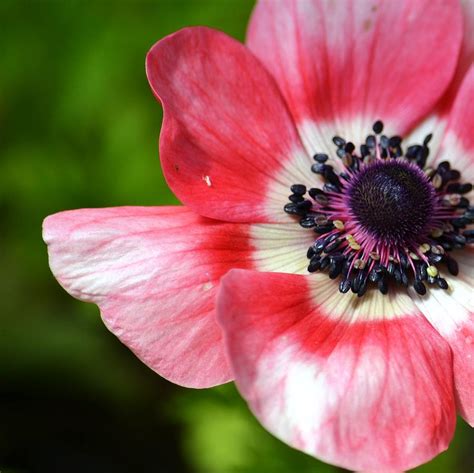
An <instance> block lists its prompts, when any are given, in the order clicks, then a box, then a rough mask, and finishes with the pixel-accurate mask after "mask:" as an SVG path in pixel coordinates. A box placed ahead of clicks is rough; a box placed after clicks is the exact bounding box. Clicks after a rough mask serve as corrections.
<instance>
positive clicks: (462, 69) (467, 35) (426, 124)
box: [407, 0, 474, 156]
mask: <svg viewBox="0 0 474 473" xmlns="http://www.w3.org/2000/svg"><path fill="white" fill-rule="evenodd" d="M461 5H462V9H463V20H464V28H463V30H464V35H463V42H462V46H461V52H460V54H459V60H458V63H457V67H456V71H455V73H454V77H453V79H452V81H451V83H450V84H449V87H448V90H447V91H446V93H445V94H444V95H443V97H441V99H440V100H439V102H438V104H437V105H436V107H435V109H434V110H433V113H431V114H430V116H429V117H428V118H426V119H425V120H423V121H422V123H421V124H420V125H418V126H417V127H416V128H415V129H414V130H413V131H412V133H411V134H410V137H409V138H408V139H407V143H408V144H414V143H421V141H423V138H424V137H425V136H426V135H427V134H428V133H433V139H432V141H431V142H430V148H431V151H432V154H433V156H436V154H437V152H438V148H439V145H440V143H441V138H442V137H443V135H444V130H445V128H446V125H447V123H448V119H449V114H450V111H451V107H452V106H453V103H454V101H455V100H456V96H457V94H458V92H459V89H460V87H461V84H462V83H463V81H464V79H465V77H466V74H467V72H468V71H469V68H470V67H471V66H472V64H473V63H474V35H473V34H472V31H474V2H473V1H472V0H461Z"/></svg>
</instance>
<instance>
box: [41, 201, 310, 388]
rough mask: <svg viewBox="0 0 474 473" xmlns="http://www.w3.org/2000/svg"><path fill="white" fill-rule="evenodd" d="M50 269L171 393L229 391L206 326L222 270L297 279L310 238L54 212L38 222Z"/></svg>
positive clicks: (162, 213)
mask: <svg viewBox="0 0 474 473" xmlns="http://www.w3.org/2000/svg"><path fill="white" fill-rule="evenodd" d="M44 239H45V242H46V243H47V244H48V250H49V257H50V266H51V269H52V271H53V274H54V275H55V276H56V278H57V279H58V281H59V283H60V284H61V285H62V286H63V287H64V288H65V289H66V290H67V291H68V292H69V293H70V294H71V295H72V296H74V297H76V298H78V299H80V300H83V301H87V302H94V303H96V304H98V305H99V307H100V309H101V315H102V318H103V320H104V322H105V324H106V325H107V327H108V328H109V329H110V330H111V331H112V332H113V333H114V334H115V335H117V336H118V337H119V338H120V340H121V341H122V342H123V343H125V344H126V345H127V346H128V347H129V348H131V349H132V350H133V351H134V352H135V354H136V355H137V356H138V357H139V358H140V359H141V360H142V361H144V362H145V363H146V364H147V365H148V366H150V367H151V368H152V369H154V370H155V371H157V372H158V373H159V374H161V375H162V376H164V377H165V378H167V379H169V380H170V381H173V382H175V383H177V384H181V385H185V386H192V387H206V386H211V385H215V384H220V383H223V382H226V381H229V380H230V379H231V378H232V376H231V374H230V372H229V368H228V365H227V361H226V359H225V354H224V348H223V342H222V335H221V331H220V328H219V327H218V325H217V324H216V321H215V295H216V292H217V287H218V284H219V279H220V277H221V276H222V275H223V274H225V273H226V272H227V271H228V270H229V269H231V268H254V269H259V268H261V269H264V270H265V271H289V272H298V271H299V272H304V271H305V269H306V265H307V259H306V250H307V248H308V246H309V245H311V243H312V242H313V241H312V240H313V236H312V234H311V232H302V231H301V228H299V226H298V225H295V224H294V223H293V224H288V225H287V224H274V225H271V224H255V225H246V224H229V223H223V222H219V221H215V220H209V219H207V218H204V217H200V216H198V215H196V214H194V213H193V212H191V211H189V210H188V209H186V208H184V207H119V208H108V209H84V210H74V211H67V212H61V213H59V214H56V215H53V216H50V217H48V218H47V219H46V220H45V222H44Z"/></svg>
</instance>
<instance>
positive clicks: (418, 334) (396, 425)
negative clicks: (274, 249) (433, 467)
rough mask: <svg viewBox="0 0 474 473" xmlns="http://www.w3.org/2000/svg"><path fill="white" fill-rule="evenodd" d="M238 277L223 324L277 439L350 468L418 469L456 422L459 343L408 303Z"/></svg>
mask: <svg viewBox="0 0 474 473" xmlns="http://www.w3.org/2000/svg"><path fill="white" fill-rule="evenodd" d="M315 276H316V277H304V276H297V275H288V274H270V273H267V274H264V273H256V272H251V271H242V270H233V271H231V272H230V273H228V274H227V275H226V276H225V277H224V278H223V280H222V285H221V289H220V292H219V296H218V317H219V320H220V323H221V325H222V327H223V329H224V331H225V338H226V343H227V346H228V352H229V358H230V361H231V365H232V367H233V370H234V374H235V377H236V382H237V385H238V387H239V390H240V392H241V393H242V395H243V396H244V397H245V398H246V400H247V401H248V403H249V405H250V408H251V409H252V411H253V412H254V414H255V415H256V416H257V418H258V419H259V420H260V421H261V422H262V424H263V425H264V426H265V427H266V428H267V429H268V430H269V431H270V432H272V433H273V434H275V435H276V436H277V437H278V438H280V439H282V440H283V441H285V442H287V443H288V444H290V445H292V446H293V447H296V448H298V449H300V450H303V451H305V452H306V453H309V454H311V455H314V456H316V457H318V458H321V459H323V460H324V461H327V462H329V463H333V464H336V465H339V466H342V467H344V468H348V469H351V470H362V471H370V472H377V473H382V472H394V471H400V470H405V469H408V468H413V467H415V466H417V465H419V464H421V463H423V462H426V461H428V460H430V459H431V458H433V457H434V456H435V455H437V454H438V453H439V452H440V451H442V450H444V449H446V448H447V446H448V443H449V441H450V439H451V437H452V435H453V431H454V427H455V417H456V415H455V414H456V413H455V406H454V399H453V386H452V364H451V363H452V360H451V353H450V349H449V346H448V344H447V343H446V342H445V341H444V340H443V338H442V337H440V336H439V335H438V333H436V331H435V330H433V329H432V327H431V326H430V325H429V323H428V322H427V321H426V319H425V318H424V317H423V316H422V315H421V314H420V313H419V311H418V310H417V309H416V308H415V306H414V305H413V304H412V302H411V300H410V299H409V298H408V296H406V295H404V294H396V295H393V296H388V297H387V296H382V295H379V294H378V293H376V292H375V291H373V292H369V293H367V294H366V296H364V298H363V299H362V300H361V299H357V298H356V297H355V296H353V295H349V294H346V295H340V294H338V292H337V286H336V284H334V282H333V281H330V280H328V279H327V277H325V276H324V275H323V276H321V277H318V275H315Z"/></svg>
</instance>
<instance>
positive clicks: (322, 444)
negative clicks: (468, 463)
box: [44, 0, 474, 472]
mask: <svg viewBox="0 0 474 473" xmlns="http://www.w3.org/2000/svg"><path fill="white" fill-rule="evenodd" d="M461 7H462V8H461ZM463 22H464V24H465V28H466V31H470V28H472V25H473V24H474V9H473V4H472V2H465V3H464V4H462V5H461V4H459V3H458V2H457V1H456V0H449V1H446V0H416V1H413V0H403V1H399V2H369V1H366V0H359V1H355V2H349V3H347V2H331V1H324V0H304V1H303V0H301V1H297V0H288V1H273V0H267V1H265V0H263V1H261V2H259V3H258V4H257V6H256V8H255V10H254V12H253V15H252V19H251V22H250V26H249V30H248V37H247V47H244V46H243V45H241V44H239V43H238V42H236V41H234V40H233V39H231V38H229V37H228V36H226V35H225V34H223V33H220V32H217V31H214V30H211V29H208V28H202V27H198V28H186V29H184V30H181V31H179V32H177V33H175V34H173V35H171V36H168V37H167V38H165V39H163V40H161V41H159V42H158V43H157V44H155V45H154V46H153V48H152V49H151V50H150V52H149V54H148V56H147V75H148V79H149V82H150V85H151V87H152V90H153V92H154V93H155V95H156V97H157V98H158V99H159V100H160V102H161V103H162V106H163V109H164V121H163V127H162V131H161V136H160V158H161V163H162V167H163V170H164V173H165V176H166V179H167V181H168V183H169V185H170V187H171V188H172V189H173V191H174V192H175V193H176V195H177V196H178V197H179V198H180V200H181V201H182V202H183V203H184V204H185V205H186V207H156V208H143V207H142V208H134V207H122V208H109V209H92V210H91V209H85V210H77V211H69V212H62V213H59V214H56V215H53V216H51V217H48V218H47V219H46V221H45V224H44V239H45V241H46V242H47V243H48V246H49V254H50V265H51V268H52V271H53V273H54V274H55V276H56V277H57V279H58V281H59V282H60V283H61V284H62V285H63V286H64V287H65V288H66V290H68V291H69V292H70V293H71V294H72V295H73V296H75V297H78V298H79V299H82V300H86V301H91V302H95V303H97V304H98V305H99V307H100V309H101V314H102V317H103V319H104V322H105V323H106V324H107V326H108V327H109V329H110V330H111V331H112V332H114V333H115V334H116V335H117V336H118V337H119V338H120V339H121V340H122V341H123V342H124V343H125V344H127V345H128V346H129V347H130V348H131V349H132V350H133V351H134V352H135V353H136V354H137V355H138V356H139V357H140V358H141V359H142V360H143V361H144V362H145V363H147V364H148V365H149V366H150V367H151V368H153V369H154V370H156V371H157V372H158V373H160V374H161V375H163V376H165V377H166V378H168V379H170V380H171V381H174V382H176V383H178V384H182V385H186V386H193V387H206V386H212V385H215V384H219V383H223V382H226V381H229V380H231V379H233V378H235V380H236V382H237V385H238V388H239V390H240V392H241V393H242V395H243V396H244V397H245V399H246V400H247V401H248V403H249V406H250V408H251V409H252V411H253V412H254V414H255V415H256V416H257V417H258V419H259V420H260V421H261V422H262V424H263V425H264V426H265V427H266V428H267V429H268V430H269V431H270V432H272V433H274V434H275V435H276V436H278V437H279V438H281V439H282V440H284V441H285V442H287V443H289V444H290V445H292V446H294V447H296V448H299V449H301V450H303V451H305V452H307V453H309V454H311V455H314V456H316V457H319V458H322V459H323V460H325V461H328V462H331V463H334V464H337V465H341V466H344V467H346V468H351V469H359V470H364V471H370V472H375V471H377V472H393V471H399V470H401V469H407V468H412V467H414V466H416V465H418V464H420V463H423V462H425V461H428V460H429V459H431V458H432V457H433V456H435V455H436V454H438V453H439V452H440V451H442V450H443V449H445V448H446V447H447V445H448V443H449V441H450V439H451V437H452V434H453V431H454V425H455V415H456V410H458V411H459V412H460V413H461V415H463V416H464V417H465V418H466V419H467V420H468V421H470V422H473V416H474V412H473V411H474V406H473V399H474V396H473V384H472V380H473V379H474V376H473V373H472V370H473V364H472V363H471V360H472V357H473V355H474V348H473V347H474V345H473V343H472V341H473V339H474V338H473V337H474V322H473V313H472V307H473V306H474V304H473V302H472V279H473V274H472V263H473V260H474V253H473V250H472V247H469V245H470V243H472V240H473V234H472V230H471V227H470V224H471V223H472V221H473V208H472V207H470V204H469V198H470V197H469V196H470V194H469V192H470V191H471V189H472V181H473V180H474V171H473V170H474V166H473V162H474V134H473V133H472V130H473V127H474V112H473V108H472V106H471V102H472V100H473V99H474V66H472V62H473V57H474V45H473V44H472V41H471V38H470V37H469V35H464V37H463V35H462V31H463V26H462V23H463ZM405 143H407V145H408V146H405ZM311 171H312V172H311ZM326 273H327V274H326ZM427 287H428V288H429V290H427ZM216 297H217V304H216ZM217 320H218V322H217Z"/></svg>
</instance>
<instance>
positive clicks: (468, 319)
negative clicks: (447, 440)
mask: <svg viewBox="0 0 474 473" xmlns="http://www.w3.org/2000/svg"><path fill="white" fill-rule="evenodd" d="M457 261H458V264H459V275H458V276H456V277H454V276H446V279H447V280H448V283H449V287H450V289H449V291H441V290H440V291H430V294H429V295H428V296H427V297H420V296H418V295H417V294H415V293H414V291H412V297H413V300H414V301H415V303H416V304H417V305H418V307H419V308H420V310H421V311H422V312H423V313H424V315H425V316H426V318H427V319H428V320H429V322H430V323H431V325H432V326H433V327H434V328H435V329H436V330H437V331H438V332H439V333H440V334H441V335H442V336H443V337H444V338H445V340H446V341H447V342H448V343H449V344H450V346H451V349H452V352H453V366H454V387H455V393H456V401H457V406H458V410H459V412H460V414H461V415H462V416H463V417H464V418H465V419H466V421H467V422H469V423H470V424H471V425H472V426H474V248H470V249H466V250H463V254H462V255H460V256H459V258H458V259H457Z"/></svg>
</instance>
